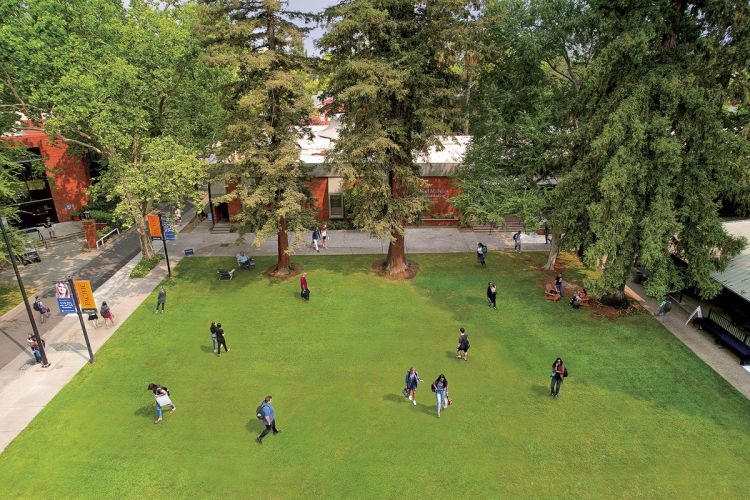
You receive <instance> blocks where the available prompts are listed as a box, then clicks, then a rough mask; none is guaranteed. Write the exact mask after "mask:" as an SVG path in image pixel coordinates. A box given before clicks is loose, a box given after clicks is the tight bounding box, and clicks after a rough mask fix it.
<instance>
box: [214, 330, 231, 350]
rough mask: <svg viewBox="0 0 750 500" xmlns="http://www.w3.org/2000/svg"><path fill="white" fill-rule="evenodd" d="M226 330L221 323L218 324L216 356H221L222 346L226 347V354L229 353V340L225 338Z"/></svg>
mask: <svg viewBox="0 0 750 500" xmlns="http://www.w3.org/2000/svg"><path fill="white" fill-rule="evenodd" d="M224 335H225V333H224V329H223V328H222V327H221V323H217V324H216V355H217V356H221V346H224V352H229V349H228V348H227V340H226V339H225V338H224Z"/></svg>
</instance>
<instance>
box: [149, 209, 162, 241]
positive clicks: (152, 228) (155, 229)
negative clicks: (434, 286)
mask: <svg viewBox="0 0 750 500" xmlns="http://www.w3.org/2000/svg"><path fill="white" fill-rule="evenodd" d="M146 220H147V221H148V232H149V234H150V235H151V239H154V238H159V239H161V228H160V227H159V216H158V215H156V214H148V215H147V216H146Z"/></svg>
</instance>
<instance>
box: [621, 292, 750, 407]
mask: <svg viewBox="0 0 750 500" xmlns="http://www.w3.org/2000/svg"><path fill="white" fill-rule="evenodd" d="M626 291H627V292H628V295H630V296H631V297H633V298H636V299H637V300H638V301H639V302H640V303H641V305H643V307H644V308H646V310H647V311H649V312H650V313H651V314H656V310H657V309H658V308H659V301H658V300H656V299H652V298H650V297H647V296H646V293H645V292H644V290H643V287H642V286H641V285H638V284H635V283H629V284H628V286H627V290H626ZM694 309H695V308H686V307H683V306H682V305H681V304H679V303H678V302H677V301H675V300H673V301H672V310H671V311H670V312H669V315H668V316H667V321H666V323H665V325H664V326H665V327H666V328H667V330H669V331H670V332H672V334H673V335H674V336H675V337H677V338H678V339H679V340H680V342H682V343H683V344H685V345H686V346H688V347H689V348H690V350H692V351H693V352H694V353H695V354H696V355H697V356H698V357H699V358H701V359H702V360H703V361H704V362H705V363H706V364H707V365H708V366H710V367H711V368H713V369H714V371H715V372H716V373H718V374H719V375H721V376H722V377H723V378H724V380H726V381H727V382H729V383H730V384H732V386H733V387H734V388H735V389H737V390H738V391H740V392H741V393H742V394H744V395H745V397H746V398H748V399H750V373H748V372H747V371H746V370H745V369H744V368H742V365H740V363H739V358H738V357H737V356H736V355H735V354H733V353H732V352H731V351H729V350H727V349H723V348H721V346H719V345H717V344H716V343H714V341H713V338H712V337H711V335H710V334H708V333H706V332H704V331H701V330H698V329H697V328H695V327H694V326H692V325H686V324H685V322H686V321H687V319H688V317H689V316H690V314H691V313H692V312H693V310H694ZM703 313H704V314H707V313H708V310H707V309H704V311H703ZM659 320H661V317H659Z"/></svg>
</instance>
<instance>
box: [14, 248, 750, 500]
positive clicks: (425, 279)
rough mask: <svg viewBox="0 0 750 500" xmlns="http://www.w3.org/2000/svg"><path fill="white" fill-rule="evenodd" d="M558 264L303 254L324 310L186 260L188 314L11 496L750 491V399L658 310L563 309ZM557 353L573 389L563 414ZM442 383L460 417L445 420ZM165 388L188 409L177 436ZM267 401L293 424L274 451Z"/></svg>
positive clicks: (55, 432) (175, 292)
mask: <svg viewBox="0 0 750 500" xmlns="http://www.w3.org/2000/svg"><path fill="white" fill-rule="evenodd" d="M544 257H545V256H544V255H541V254H513V255H510V254H502V255H501V254H492V255H490V257H489V260H488V267H487V268H486V269H480V268H478V266H477V265H476V263H475V262H474V258H473V256H472V255H417V256H413V259H414V260H415V261H417V262H418V263H419V264H420V266H421V271H420V273H419V274H418V276H417V277H416V278H415V279H414V280H412V281H409V282H389V281H385V280H383V279H381V278H379V277H377V276H375V275H374V274H372V273H371V272H370V271H369V269H370V266H371V264H372V262H373V260H374V259H375V257H373V256H357V257H317V256H313V257H300V258H297V259H295V260H296V261H298V262H300V263H302V264H303V266H304V268H305V270H306V271H307V272H308V281H309V283H310V288H311V290H312V299H311V301H310V302H309V303H305V302H303V301H301V300H300V299H299V297H298V293H297V286H298V285H297V280H296V279H294V280H290V281H287V282H277V281H273V280H270V279H268V278H266V277H263V276H261V275H260V273H259V272H258V271H253V272H246V271H239V272H238V274H236V275H235V276H236V277H235V279H234V280H233V281H231V282H219V281H217V280H216V278H215V272H216V268H217V267H222V266H223V264H226V263H227V262H229V259H223V260H222V259H202V258H188V259H184V260H183V262H182V263H180V265H179V266H178V268H177V269H176V273H175V274H176V277H177V278H176V279H175V280H173V281H172V282H171V283H169V284H168V285H167V287H168V303H167V313H166V314H164V315H154V312H153V308H154V305H155V302H156V298H155V294H154V296H152V297H151V298H150V299H149V300H148V301H147V302H146V303H145V304H144V305H143V306H142V307H141V308H140V309H138V310H137V311H136V312H135V313H134V314H133V315H132V316H131V317H130V318H129V319H128V320H127V322H126V323H125V324H123V325H122V326H121V327H120V329H119V330H118V332H117V333H116V335H115V336H114V337H113V338H112V339H111V340H110V341H109V342H108V343H107V344H106V345H105V347H104V348H103V349H102V350H101V351H100V353H99V354H98V356H97V362H96V365H94V366H87V367H86V368H84V369H83V371H82V372H81V373H80V374H79V375H78V376H77V377H76V378H75V379H74V380H73V381H72V382H71V383H70V384H68V385H67V386H66V387H65V388H64V389H63V390H62V391H61V392H60V394H59V395H58V396H57V397H56V398H55V399H54V400H53V401H52V402H51V403H50V404H49V405H48V406H47V407H46V408H45V409H44V410H43V411H42V412H41V413H40V415H39V416H38V417H37V418H36V419H35V420H34V421H33V423H32V424H31V425H30V426H29V428H28V429H27V430H26V431H24V432H23V434H21V436H19V438H18V439H16V441H14V442H13V443H12V444H11V445H10V446H9V447H8V448H7V450H6V451H5V453H3V455H2V456H0V485H2V487H1V489H2V493H0V496H2V497H4V498H9V497H37V498H48V497H143V498H146V497H155V496H157V495H160V496H166V495H169V496H179V497H213V498H222V497H224V498H228V497H251V496H252V497H287V498H288V497H297V498H309V497H323V496H325V497H348V498H362V497H371V498H375V497H419V498H424V497H432V498H440V497H449V496H457V495H463V496H465V497H474V498H485V497H500V496H502V497H539V496H542V495H544V496H549V495H557V496H561V497H581V496H583V497H611V496H618V497H633V496H639V497H722V498H740V497H746V496H747V494H748V491H750V477H749V476H748V474H747V464H748V463H750V426H748V422H750V402H748V401H747V400H746V399H745V398H744V397H742V396H741V395H740V394H739V393H738V392H736V391H735V390H734V389H733V388H732V387H731V386H729V384H727V383H726V382H725V381H724V380H723V379H721V378H720V377H719V376H718V375H717V374H715V373H714V372H713V371H712V370H711V369H710V368H708V367H707V366H706V365H704V364H703V363H702V362H701V361H700V360H699V359H698V358H696V357H695V356H694V355H693V354H692V353H691V352H690V351H689V350H688V349H687V348H686V347H685V346H683V345H682V344H681V343H680V342H679V341H677V340H676V339H675V338H674V337H673V336H672V335H671V334H670V333H669V332H667V331H666V330H665V329H663V328H662V326H661V325H660V324H659V323H658V322H657V321H655V320H653V319H652V318H650V317H649V316H648V315H645V314H636V315H633V316H628V317H625V318H621V319H619V320H616V321H611V320H605V319H598V318H596V317H594V316H592V314H591V310H589V309H585V310H580V311H574V310H572V309H570V307H568V306H567V304H565V303H563V301H560V302H559V303H557V304H555V303H550V302H546V301H544V300H543V297H542V283H543V281H544V277H543V275H542V274H541V273H540V272H539V271H538V266H539V264H540V263H541V262H543V259H544ZM257 260H258V268H259V269H264V268H266V267H267V266H268V265H270V263H271V261H270V260H269V259H268V258H259V259H257ZM576 275H577V274H576V271H575V270H572V269H568V270H567V271H566V276H568V277H572V276H576ZM488 280H494V281H496V282H497V283H498V292H499V293H498V310H497V311H494V310H490V309H488V307H487V305H486V302H485V298H484V293H485V288H486V284H487V281H488ZM212 320H220V321H221V322H222V323H223V324H224V327H225V331H226V332H227V342H228V344H229V347H230V349H231V352H229V353H228V354H227V355H222V357H221V358H217V357H216V356H215V355H214V354H213V353H212V352H211V348H210V338H209V333H208V326H209V324H210V322H211V321H212ZM459 326H465V327H466V328H467V330H468V332H469V333H470V339H471V344H472V346H471V351H470V355H469V361H468V362H463V361H457V360H456V359H454V351H453V349H454V348H455V341H456V337H457V333H458V332H457V331H458V328H459ZM558 355H560V356H562V357H563V359H564V360H565V361H566V364H567V366H568V368H569V371H570V377H569V378H567V379H566V381H565V383H564V384H563V387H562V390H561V393H560V397H559V398H558V399H556V400H553V399H551V398H550V396H549V394H548V391H549V389H548V383H549V378H548V374H549V370H550V365H551V363H552V361H553V359H554V358H555V357H556V356H558ZM412 365H413V366H416V367H417V369H418V370H419V372H420V375H421V376H422V378H423V379H424V380H425V382H426V384H425V385H424V386H423V387H422V388H421V389H420V391H419V394H418V398H417V399H418V402H419V404H418V406H416V407H413V406H412V405H411V404H409V402H408V401H407V400H406V399H405V398H404V397H403V396H402V395H401V389H402V387H403V383H404V375H405V372H406V370H407V369H408V368H409V367H410V366H412ZM441 372H443V373H445V374H446V376H447V378H448V380H449V383H450V393H451V397H452V398H453V399H454V400H455V404H454V406H452V407H450V408H448V409H447V410H446V411H445V412H444V413H443V416H442V418H440V419H438V418H436V416H435V405H434V399H433V394H432V393H431V392H430V389H429V383H430V382H432V381H433V380H434V379H435V378H436V376H437V375H438V374H439V373H441ZM149 382H157V383H162V384H166V385H167V386H169V387H170V389H171V392H172V399H173V401H174V402H175V404H176V405H177V412H176V413H175V414H173V415H172V414H167V415H165V418H164V422H162V423H161V424H159V425H154V424H153V420H154V418H155V415H154V403H153V398H152V397H151V395H150V394H149V393H148V392H147V391H146V385H147V384H148V383H149ZM267 394H272V395H273V396H274V406H275V408H276V416H277V422H278V426H279V428H280V429H282V431H283V432H282V433H281V434H279V435H277V436H273V435H269V436H268V437H267V438H266V440H265V441H264V444H263V445H262V446H261V445H258V444H257V443H256V442H255V441H254V439H255V437H256V436H257V434H258V432H259V431H260V430H261V425H260V423H259V422H258V421H257V420H256V419H255V416H254V410H255V408H256V406H257V405H258V403H259V402H260V400H261V399H262V398H263V396H265V395H267Z"/></svg>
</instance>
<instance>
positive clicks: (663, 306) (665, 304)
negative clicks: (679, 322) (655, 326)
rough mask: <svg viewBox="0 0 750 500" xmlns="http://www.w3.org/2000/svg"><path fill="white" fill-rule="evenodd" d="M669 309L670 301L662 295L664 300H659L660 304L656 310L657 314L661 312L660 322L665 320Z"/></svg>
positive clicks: (670, 306)
mask: <svg viewBox="0 0 750 500" xmlns="http://www.w3.org/2000/svg"><path fill="white" fill-rule="evenodd" d="M671 310H672V301H670V300H669V299H668V298H667V297H664V300H662V301H661V304H659V308H658V309H657V310H656V315H657V316H659V315H660V314H661V322H662V324H664V323H666V322H667V315H669V311H671Z"/></svg>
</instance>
